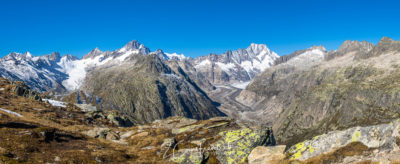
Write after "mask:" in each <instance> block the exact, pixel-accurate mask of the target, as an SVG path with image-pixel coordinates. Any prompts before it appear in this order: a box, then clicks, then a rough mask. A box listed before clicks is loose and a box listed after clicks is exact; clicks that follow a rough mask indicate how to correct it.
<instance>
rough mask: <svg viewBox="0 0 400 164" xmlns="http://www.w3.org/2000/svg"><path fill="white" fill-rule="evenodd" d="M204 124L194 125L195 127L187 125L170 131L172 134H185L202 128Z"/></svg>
mask: <svg viewBox="0 0 400 164" xmlns="http://www.w3.org/2000/svg"><path fill="white" fill-rule="evenodd" d="M203 126H204V124H195V125H189V126H185V127H181V128H174V129H172V134H175V135H177V134H181V133H187V132H193V131H195V130H197V129H199V128H201V127H203Z"/></svg>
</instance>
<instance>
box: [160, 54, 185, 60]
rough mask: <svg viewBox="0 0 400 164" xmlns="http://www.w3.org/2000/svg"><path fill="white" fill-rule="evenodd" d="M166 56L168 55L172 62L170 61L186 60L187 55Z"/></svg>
mask: <svg viewBox="0 0 400 164" xmlns="http://www.w3.org/2000/svg"><path fill="white" fill-rule="evenodd" d="M165 55H167V57H168V60H170V59H178V60H184V59H186V57H185V55H183V54H177V53H172V54H170V53H165Z"/></svg>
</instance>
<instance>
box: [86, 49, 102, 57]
mask: <svg viewBox="0 0 400 164" xmlns="http://www.w3.org/2000/svg"><path fill="white" fill-rule="evenodd" d="M101 54H103V51H101V50H100V49H99V48H97V47H96V48H95V49H93V50H92V51H90V52H89V53H88V54H86V55H85V56H83V58H82V59H88V58H94V57H96V56H99V55H101Z"/></svg>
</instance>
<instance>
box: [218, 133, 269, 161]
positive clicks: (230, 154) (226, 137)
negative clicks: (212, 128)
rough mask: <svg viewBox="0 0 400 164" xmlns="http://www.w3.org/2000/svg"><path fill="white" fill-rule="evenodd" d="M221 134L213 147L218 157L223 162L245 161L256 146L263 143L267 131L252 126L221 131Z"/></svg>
mask: <svg viewBox="0 0 400 164" xmlns="http://www.w3.org/2000/svg"><path fill="white" fill-rule="evenodd" d="M218 135H220V136H221V139H219V140H218V141H217V142H216V143H214V144H212V146H211V147H213V148H215V149H216V150H217V151H216V156H217V159H218V161H219V162H220V163H222V164H233V163H239V162H245V161H246V159H247V156H248V155H249V154H250V152H251V150H253V148H254V147H256V146H259V145H261V143H262V142H263V140H264V138H265V137H266V134H265V132H263V131H258V130H253V129H250V128H245V129H239V130H230V131H223V132H220V133H219V134H218Z"/></svg>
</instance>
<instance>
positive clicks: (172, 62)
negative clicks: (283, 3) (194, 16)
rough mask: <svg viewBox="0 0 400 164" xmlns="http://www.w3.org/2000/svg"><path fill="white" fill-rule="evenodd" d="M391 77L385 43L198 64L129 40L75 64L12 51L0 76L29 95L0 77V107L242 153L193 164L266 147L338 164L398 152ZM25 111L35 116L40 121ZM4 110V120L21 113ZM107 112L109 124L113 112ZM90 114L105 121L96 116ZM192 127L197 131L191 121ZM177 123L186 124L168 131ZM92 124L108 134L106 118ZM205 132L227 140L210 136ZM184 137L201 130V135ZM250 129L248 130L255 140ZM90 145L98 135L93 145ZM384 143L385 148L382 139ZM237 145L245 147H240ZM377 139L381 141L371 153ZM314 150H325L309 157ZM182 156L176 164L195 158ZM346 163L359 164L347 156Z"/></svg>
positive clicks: (252, 49)
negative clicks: (75, 117) (6, 115)
mask: <svg viewBox="0 0 400 164" xmlns="http://www.w3.org/2000/svg"><path fill="white" fill-rule="evenodd" d="M398 72H400V41H394V40H392V39H390V38H387V37H383V38H382V39H381V40H380V41H379V43H378V44H377V45H374V44H372V43H368V42H366V41H362V42H360V41H349V40H348V41H344V42H343V44H342V45H341V46H340V47H339V48H338V49H337V50H331V51H328V50H327V49H326V48H325V47H324V46H312V47H310V48H307V49H303V50H297V51H295V52H293V53H291V54H289V55H283V56H278V55H277V54H276V53H275V52H273V51H271V50H270V49H269V48H268V47H267V46H266V45H263V44H254V43H252V44H250V46H249V47H248V48H246V49H238V50H234V51H231V50H229V51H227V52H226V53H222V54H219V55H217V54H209V55H206V56H200V57H197V58H190V57H186V56H184V55H179V54H176V53H165V52H163V51H162V50H160V49H157V50H156V51H151V50H150V49H149V48H147V47H145V46H144V45H143V44H141V43H139V42H137V41H131V42H129V43H127V44H126V45H125V46H123V47H122V48H120V49H117V50H114V51H104V52H103V51H101V50H99V49H98V48H95V49H93V50H92V51H91V52H89V53H88V54H86V55H84V56H83V57H82V58H81V59H79V58H77V57H74V56H71V55H65V56H61V55H60V54H59V53H56V52H54V53H52V54H48V55H43V56H33V55H32V54H30V53H29V52H26V53H23V54H22V53H15V52H12V53H10V54H8V55H7V56H4V57H3V58H1V59H0V76H2V77H4V78H7V79H10V80H12V81H23V82H24V83H25V84H26V85H25V84H24V83H22V82H11V81H9V80H5V79H0V80H1V82H2V84H3V85H2V88H0V93H3V92H6V93H7V94H2V97H1V99H2V100H3V99H5V100H7V101H10V102H7V103H4V102H3V103H2V104H3V105H2V106H4V104H6V105H7V104H10V103H11V104H14V105H15V104H17V105H21V104H27V103H18V102H19V101H22V100H24V101H25V99H23V98H18V96H23V97H25V98H29V99H33V100H34V101H35V102H34V103H33V104H36V106H40V107H42V106H45V108H46V109H47V108H52V107H50V106H49V104H48V103H43V102H41V99H43V100H44V101H47V102H49V103H50V104H53V106H58V107H61V108H57V110H54V109H53V110H54V111H53V112H56V114H54V116H45V117H44V116H43V118H50V119H51V120H52V121H54V122H57V121H58V120H57V119H55V118H57V117H58V116H63V117H72V116H70V115H68V112H65V111H63V110H64V109H63V108H66V109H68V110H71V111H76V110H78V108H79V110H78V111H77V112H72V113H75V114H77V115H79V117H83V118H86V117H89V116H90V117H89V118H87V119H89V121H86V122H85V123H82V122H80V123H79V124H85V125H86V124H90V123H91V121H92V122H93V120H95V119H97V118H103V119H107V120H111V121H112V122H114V123H115V122H116V124H118V126H136V125H140V126H137V127H134V129H137V132H138V135H139V134H141V133H142V132H144V131H143V129H147V130H145V131H146V134H142V135H144V136H147V135H149V134H152V133H154V134H157V136H151V137H150V138H152V139H154V140H156V141H157V143H158V142H160V138H162V137H160V136H165V135H166V136H174V137H175V138H177V139H182V137H183V136H182V135H180V132H182V131H184V132H188V133H187V134H190V135H186V133H185V135H184V137H183V138H185V139H189V140H191V137H192V136H195V138H196V139H199V140H200V138H199V136H201V135H204V134H206V135H212V136H218V137H215V138H207V139H205V140H206V141H207V142H206V143H207V145H208V146H211V145H210V143H213V144H223V145H225V144H228V145H229V142H230V141H231V140H234V143H235V144H237V145H243V144H244V143H251V146H249V145H247V146H245V147H243V149H244V151H243V152H239V149H238V150H232V151H221V152H216V153H214V154H212V157H209V158H207V159H206V156H207V155H206V154H203V155H204V156H203V155H202V159H200V162H199V161H197V163H201V162H202V161H203V162H204V161H213V160H218V161H219V162H221V163H229V161H230V160H233V161H236V162H239V161H246V158H247V156H248V154H249V153H250V151H251V149H253V148H254V147H255V146H257V145H271V144H272V143H274V144H275V143H279V144H284V145H286V146H288V147H290V149H289V150H285V147H276V149H278V148H279V149H282V150H279V151H282V152H284V151H287V153H286V154H284V155H280V157H285V156H286V157H287V158H285V160H286V159H287V160H289V158H290V160H292V159H293V160H302V161H303V162H304V161H307V160H311V161H317V162H320V161H321V160H319V159H316V157H318V158H319V157H320V158H324V159H325V158H327V159H328V158H329V160H331V161H332V160H333V161H335V162H338V163H341V162H343V160H344V159H345V158H346V157H347V156H349V153H348V152H347V151H350V152H351V153H359V151H361V152H368V153H370V154H365V153H364V154H363V153H361V154H358V155H362V156H363V157H365V158H374V157H373V154H376V153H375V149H382V150H383V149H385V150H388V151H385V152H382V153H386V154H390V155H393V156H396V155H398V154H396V153H397V152H396V151H395V150H396V148H395V146H396V145H400V142H397V140H398V128H397V127H398V121H397V122H396V121H395V120H397V119H399V118H400V108H399V107H400V106H399V104H400V101H399V100H400V99H399V97H400V87H399V86H400V85H399V84H400V81H399V79H400V76H399V73H398ZM29 87H30V88H31V89H33V90H36V91H32V90H30V88H29ZM8 94H10V95H14V94H15V95H14V96H8ZM33 100H32V101H33ZM29 101H31V100H29ZM36 101H39V102H36ZM0 105H1V104H0ZM31 108H32V110H35V111H34V112H33V113H34V114H37V115H44V114H46V113H45V112H41V109H36V108H34V107H31ZM0 109H2V108H0ZM36 110H38V111H36ZM2 111H5V112H7V113H11V114H12V112H24V111H27V110H23V109H22V108H15V110H14V111H12V110H5V109H3V110H2ZM46 111H47V110H46ZM116 111H117V113H118V118H116V117H117V116H115V115H113V114H112V113H114V112H116ZM57 112H58V113H57ZM63 112H64V113H63ZM82 112H83V113H85V112H86V114H83V113H82ZM99 113H108V114H109V115H108V116H107V117H102V116H97V114H99ZM110 113H111V114H110ZM17 114H18V113H17ZM23 114H26V113H23ZM14 115H15V113H14ZM81 115H82V116H81ZM83 115H84V116H83ZM91 115H92V116H91ZM99 115H100V114H99ZM0 116H1V115H0ZM17 116H19V115H17ZM173 116H182V117H173ZM220 116H228V117H230V118H226V117H220ZM166 118H168V119H166ZM187 118H192V119H193V120H192V119H187ZM63 119H64V118H63ZM194 119H196V120H205V121H204V122H202V121H200V122H197V123H196V121H195V120H194ZM207 119H209V120H207ZM67 122H68V121H67ZM105 122H107V121H105ZM177 122H180V123H181V122H183V124H184V125H182V127H176V128H175V127H172V126H173V125H172V124H176V123H177ZM65 124H68V123H65ZM99 124H100V123H99ZM170 124H171V125H170ZM101 125H102V126H108V125H106V124H105V123H104V120H103V123H101ZM145 125H146V126H145ZM147 125H151V127H150V126H147ZM205 125H207V126H209V127H203V126H205ZM0 126H2V125H0ZM145 127H146V128H145ZM160 127H161V129H159V128H160ZM214 127H219V129H222V130H224V131H223V132H217V131H215V129H214V130H212V129H213V128H214ZM250 127H251V128H250ZM152 128H155V129H157V130H154V129H153V130H154V131H152V130H150V129H152ZM396 128H397V130H393V129H396ZM166 129H167V130H168V132H166V131H165V130H166ZM193 129H199V130H198V131H199V132H198V134H197V131H195V130H193ZM250 129H257V133H255V132H254V131H253V130H250ZM93 130H96V129H93ZM114 130H115V129H114ZM192 130H193V131H192ZM230 130H233V131H230ZM259 130H260V131H261V133H259V132H258V131H259ZM164 131H165V132H164ZM200 131H201V132H200ZM377 131H382V132H377ZM383 131H385V132H383ZM388 131H390V132H388ZM111 132H112V133H114V132H113V131H112V130H111V131H109V133H111ZM192 132H193V133H192ZM194 132H195V133H196V134H194ZM85 133H86V132H85ZM88 133H89V132H88ZM115 133H116V134H115V136H118V135H117V132H115ZM124 133H125V132H124ZM200 133H201V134H200ZM253 133H254V134H253ZM376 133H379V134H376ZM242 134H243V136H241V135H242ZM265 134H268V135H265ZM392 134H393V135H392ZM90 135H92V134H90ZM96 135H97V132H96V133H95V134H94V135H93V136H96ZM99 135H101V134H99ZM113 135H114V134H113ZM271 135H272V136H271ZM351 135H353V136H351ZM115 136H114V137H113V138H116V137H115ZM149 136H150V135H149ZM232 136H234V137H232ZM255 136H256V137H257V138H254V137H255ZM266 136H268V137H267V138H262V140H265V141H261V140H260V139H261V137H266ZM360 136H361V138H360ZM382 136H386V138H379V137H382ZM387 136H392V137H387ZM153 137H154V138H153ZM158 137H160V138H158ZM203 137H204V136H203ZM221 137H222V138H223V139H222V140H219V139H221ZM242 137H243V138H244V139H245V140H247V139H249V140H247V141H243V142H242V141H241V139H242ZM252 137H253V138H252ZM374 137H375V138H374ZM396 137H397V138H396ZM175 138H174V139H175ZM330 138H335V140H336V141H337V143H336V144H332V145H328V146H326V145H327V143H330V142H333V141H332V140H331V139H330ZM369 138H373V140H370V139H369ZM192 139H193V138H192ZM339 140H340V141H339ZM395 140H396V141H395ZM172 141H174V140H172ZM172 141H171V142H172ZM301 141H304V142H301ZM372 141H373V143H372ZM378 141H382V142H385V143H383V144H378V146H376V145H377V144H376V142H378ZM143 142H145V141H143ZM174 142H175V141H174ZM198 142H200V141H198ZM220 142H221V143H220ZM226 142H228V143H226ZM194 143H197V141H196V142H194ZM267 143H268V144H267ZM313 144H314V145H313ZM316 144H323V145H324V146H319V147H313V146H315V145H316ZM272 145H273V144H272ZM305 145H307V146H305ZM335 145H336V146H335ZM337 145H339V147H337ZM349 145H350V146H349ZM385 145H386V146H385ZM189 147H190V146H189ZM350 147H355V148H354V150H353V149H351V150H348V148H350ZM342 148H343V150H342ZM141 149H146V148H143V147H141ZM150 149H151V148H150ZM263 149H264V148H263ZM272 149H275V148H272ZM359 149H360V150H359ZM240 150H242V149H240ZM314 150H316V151H315V152H314ZM257 151H261V150H257ZM326 151H330V152H326ZM268 152H269V151H268ZM235 153H236V154H235ZM256 153H257V152H256ZM269 153H270V152H269ZM329 153H334V154H333V155H332V154H329ZM335 153H336V154H340V155H335ZM351 153H350V154H351ZM371 154H372V155H371ZM183 155H184V157H182V159H184V160H190V159H191V157H192V156H187V155H185V154H183ZM350 156H352V157H351V159H356V157H353V156H354V155H353V154H351V155H350ZM186 157H187V158H188V159H186ZM250 157H251V160H252V159H253V157H254V156H249V161H250ZM256 157H257V156H256ZM311 157H312V158H311ZM203 158H204V159H203ZM214 158H215V159H214ZM180 159H181V158H179V159H173V160H177V161H179V160H180ZM282 159H283V158H282ZM392 161H393V160H392ZM177 163H185V162H177ZM195 163H196V162H195ZM250 163H251V162H250ZM350 163H351V162H350Z"/></svg>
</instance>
